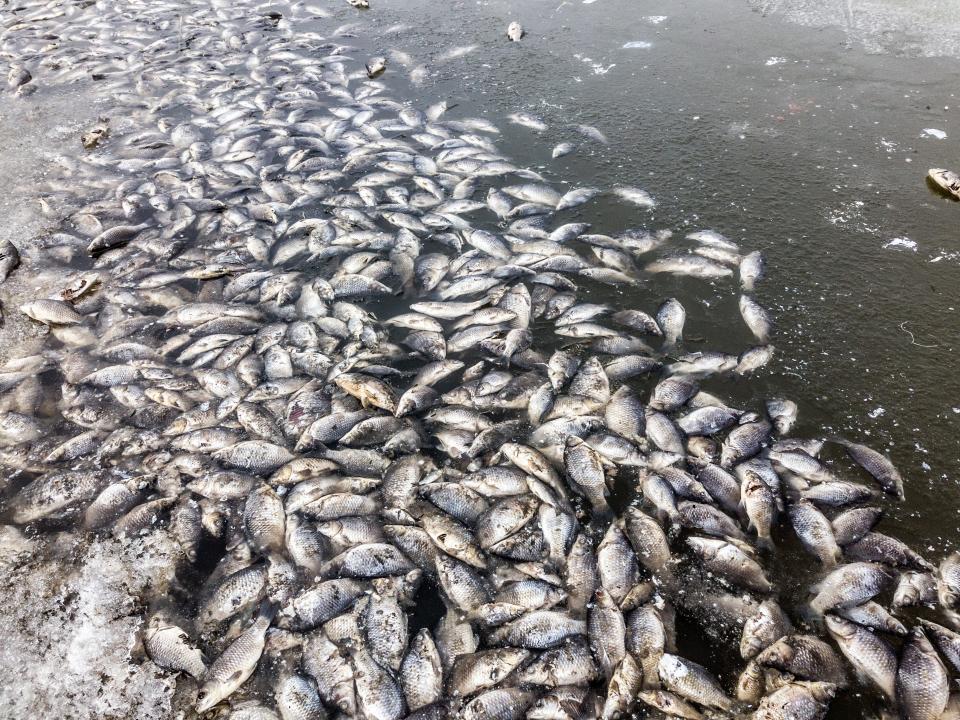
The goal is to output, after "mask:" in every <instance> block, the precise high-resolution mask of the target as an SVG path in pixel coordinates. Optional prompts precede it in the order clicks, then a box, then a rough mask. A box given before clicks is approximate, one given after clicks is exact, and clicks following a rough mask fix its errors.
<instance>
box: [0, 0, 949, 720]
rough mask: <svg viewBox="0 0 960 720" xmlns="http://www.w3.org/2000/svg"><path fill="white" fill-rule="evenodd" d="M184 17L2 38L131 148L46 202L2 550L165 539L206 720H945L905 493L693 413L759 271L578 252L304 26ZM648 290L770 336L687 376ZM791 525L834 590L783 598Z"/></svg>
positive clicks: (13, 403) (754, 353)
mask: <svg viewBox="0 0 960 720" xmlns="http://www.w3.org/2000/svg"><path fill="white" fill-rule="evenodd" d="M183 5H184V4H182V3H180V4H177V5H176V6H174V4H172V3H171V4H167V3H151V4H147V3H142V2H127V1H122V2H111V3H96V4H73V3H65V2H64V3H60V2H50V3H41V4H36V5H32V6H31V5H28V6H26V7H18V8H17V9H16V12H15V13H12V19H10V18H7V19H5V20H4V26H5V30H4V33H3V36H2V44H0V48H2V51H3V55H4V57H7V58H9V59H10V61H11V62H13V61H14V60H15V61H16V63H17V64H16V66H15V68H14V70H13V71H11V75H10V78H11V80H10V85H11V88H12V89H13V90H12V91H15V90H16V88H22V87H23V86H25V85H26V83H28V82H29V83H31V84H32V85H34V86H36V88H37V89H36V90H35V92H34V93H33V96H36V95H37V94H42V93H43V92H44V88H45V87H48V86H51V85H55V84H57V83H63V82H69V81H73V80H76V79H78V78H81V77H90V76H93V77H94V78H95V79H97V81H98V82H100V83H101V84H102V86H103V89H104V92H105V93H106V94H108V95H111V96H112V97H113V98H114V104H115V107H114V108H113V110H112V111H111V115H112V116H114V117H121V116H122V117H123V118H124V122H123V123H114V124H113V126H112V127H111V130H110V132H109V133H108V134H107V133H102V135H103V137H102V138H99V139H98V143H97V144H96V145H97V146H96V147H95V148H94V149H92V150H90V151H87V152H85V151H84V150H83V149H82V148H80V147H79V145H78V150H77V155H76V157H71V158H63V159H62V160H61V161H60V162H59V165H60V166H62V174H63V177H62V179H58V178H57V177H51V179H49V180H48V187H47V189H46V194H45V196H44V199H43V202H44V203H46V204H48V205H51V206H54V205H55V206H57V207H69V208H72V209H71V210H70V211H69V213H67V217H66V218H65V220H64V223H63V226H62V229H61V230H60V231H59V232H55V233H52V234H51V235H49V236H48V237H44V238H40V239H39V240H38V243H39V245H38V248H37V249H36V250H35V251H32V252H34V253H35V257H34V259H33V264H39V263H42V264H43V266H44V267H47V268H49V267H53V268H55V269H56V273H57V275H58V277H59V278H60V279H61V282H60V286H59V287H58V288H57V289H58V291H59V292H57V293H54V294H53V295H52V296H50V297H45V298H34V299H30V300H29V301H26V302H24V303H22V304H21V305H20V307H19V312H21V313H24V314H26V315H27V316H28V317H29V318H31V319H32V320H33V321H36V322H37V323H40V324H42V325H44V326H47V328H48V330H49V335H48V336H47V338H46V341H45V343H44V345H43V347H42V349H40V350H39V351H37V352H32V351H31V352H29V353H27V354H25V355H24V354H22V353H21V354H19V355H18V354H17V353H16V348H12V349H11V350H12V351H13V354H14V357H12V358H11V359H10V360H9V361H8V362H7V363H6V364H5V365H4V366H3V367H2V368H0V387H2V390H3V415H2V418H0V439H2V444H3V448H2V453H0V462H2V465H3V467H4V468H5V472H4V482H5V483H6V484H7V487H6V489H5V497H6V499H5V518H6V522H8V523H9V524H10V525H12V526H15V527H7V528H5V530H4V535H3V537H6V538H13V537H15V535H16V533H19V532H23V533H26V534H29V535H34V534H41V535H42V534H43V533H44V532H46V531H48V530H57V531H58V532H61V533H62V532H68V533H73V534H75V536H76V537H77V538H78V539H82V538H84V537H95V536H98V535H100V536H102V535H109V534H112V535H114V536H116V537H121V538H127V539H128V540H131V541H135V542H142V543H149V542H150V539H151V537H154V536H156V535H158V534H159V535H162V536H164V537H165V538H170V539H172V540H173V541H174V542H175V544H176V546H177V547H179V548H180V549H181V557H180V558H179V560H178V564H177V567H176V575H177V578H178V583H177V585H176V586H175V587H174V588H173V589H171V590H170V591H169V592H164V593H162V594H158V595H157V596H155V597H149V596H148V597H143V598H140V601H141V602H142V604H143V606H144V607H145V608H147V611H146V613H145V617H144V629H143V637H142V644H143V648H144V650H145V652H146V655H147V656H148V657H149V659H150V661H152V662H154V663H156V664H157V665H159V666H160V667H162V668H165V669H167V670H169V671H170V672H171V673H180V678H181V679H180V681H179V683H178V685H179V686H180V688H181V689H182V688H184V687H185V688H187V691H186V692H189V693H191V702H192V704H193V706H194V708H195V711H196V713H199V714H204V713H207V712H208V711H211V710H214V709H217V710H225V711H227V712H228V716H229V717H231V718H236V719H240V718H244V719H246V720H250V719H252V718H257V719H264V718H277V717H280V718H283V720H294V719H297V720H301V719H304V720H305V719H312V720H317V719H322V718H357V719H358V720H359V719H364V720H400V719H401V718H411V719H413V718H417V719H423V720H426V719H428V718H429V719H433V718H436V719H441V718H462V719H463V720H519V719H520V718H528V719H529V720H574V719H575V718H604V719H613V718H620V717H628V716H630V715H631V713H640V714H641V715H642V716H648V715H649V714H651V713H661V714H663V715H666V716H671V717H683V718H701V717H734V716H735V717H753V718H757V719H758V720H759V719H760V718H763V719H774V718H777V719H786V718H791V719H793V720H803V719H807V718H822V717H824V716H825V715H826V713H827V712H828V709H829V707H830V704H831V700H832V699H833V698H834V696H835V694H836V693H838V692H840V691H842V690H843V689H844V688H848V687H850V686H852V685H853V686H859V687H861V688H871V689H872V690H875V691H877V692H878V693H879V694H881V695H882V696H883V697H884V698H885V702H886V706H887V707H888V708H889V710H890V711H891V712H899V713H900V714H901V716H902V717H904V718H909V719H918V720H919V719H921V718H923V719H932V718H946V717H960V714H958V713H960V695H958V694H956V693H951V686H952V684H953V681H952V680H951V678H955V677H956V676H957V675H958V672H960V635H958V634H956V633H955V632H954V630H951V629H950V627H951V626H952V627H954V628H957V627H958V625H960V616H958V615H957V614H956V612H957V610H958V609H960V554H956V553H955V554H953V555H951V556H949V557H947V558H945V559H942V561H941V562H940V563H939V566H935V565H934V564H932V563H931V562H930V561H928V560H927V559H925V558H923V557H922V556H920V555H919V554H917V553H916V552H914V551H913V550H912V549H911V548H910V547H908V546H907V545H906V544H904V543H903V542H901V541H899V540H897V539H896V538H894V537H892V536H890V535H887V534H884V533H883V532H881V531H879V530H878V529H877V524H878V522H879V521H880V519H881V516H882V514H883V507H884V505H885V504H886V503H888V502H895V501H896V500H897V499H898V498H902V497H903V493H904V481H903V479H902V478H901V476H900V474H899V473H898V472H897V470H896V469H895V468H894V466H893V465H892V464H891V463H890V461H889V460H888V459H887V458H886V456H884V455H883V454H881V453H879V452H876V451H874V450H871V449H870V448H868V447H866V446H864V445H861V444H858V443H856V442H852V441H848V440H845V439H841V438H828V439H820V438H803V437H797V436H795V435H794V434H793V433H792V430H793V427H794V424H795V421H796V419H797V406H796V404H795V403H793V402H791V401H790V400H788V399H784V398H770V399H768V400H766V401H765V402H762V403H759V404H758V405H757V406H756V407H748V408H742V407H736V406H734V405H730V404H728V403H727V402H725V401H724V399H723V398H721V397H718V396H716V395H714V394H712V393H711V392H710V391H709V390H708V389H707V388H708V387H709V386H710V383H711V382H712V381H714V380H716V379H717V378H725V379H726V381H729V380H730V378H740V380H739V382H749V376H750V374H751V373H753V372H755V371H757V370H758V369H760V368H763V367H764V366H765V365H766V364H767V363H768V362H770V361H771V359H772V358H773V356H774V349H773V347H772V346H771V345H770V343H769V340H770V336H771V334H772V333H773V331H774V330H773V322H772V320H771V316H770V314H769V313H768V312H767V311H766V310H765V309H764V307H763V306H762V305H761V304H760V303H759V302H758V301H757V300H756V298H755V297H754V292H755V290H756V286H757V285H758V283H760V282H761V280H762V278H763V275H764V263H763V259H762V256H761V255H760V253H758V252H749V253H743V252H742V251H741V249H740V248H739V247H738V245H737V244H735V243H734V242H732V241H730V240H729V239H727V238H725V237H723V236H722V235H720V234H719V233H717V232H714V231H708V230H705V231H700V232H696V233H691V234H689V235H688V236H687V237H686V238H683V239H679V238H675V237H673V236H672V234H671V233H670V232H669V231H665V230H660V231H655V232H648V231H645V230H625V231H623V232H621V233H619V234H613V235H607V234H596V233H591V232H590V230H591V228H590V227H589V226H588V225H587V224H585V223H581V222H577V221H576V220H575V219H574V214H573V213H572V211H574V210H575V208H577V207H579V206H581V205H583V204H584V203H587V202H589V201H590V200H591V199H592V198H593V197H595V196H596V195H597V194H599V192H600V191H599V190H597V189H593V188H574V189H572V190H569V191H567V192H563V193H562V192H560V191H559V190H557V189H556V188H555V187H554V185H553V184H551V183H549V182H547V181H545V180H544V179H543V178H542V177H541V176H540V175H538V173H536V172H533V171H530V170H526V169H523V168H520V167H517V166H515V165H514V164H513V163H512V162H511V161H510V160H509V159H508V158H506V157H504V156H503V155H501V154H500V153H499V152H498V151H497V148H496V146H495V143H494V139H495V138H496V136H497V134H498V132H499V131H498V129H497V127H496V126H495V125H494V124H493V123H492V122H490V121H489V120H486V119H478V118H463V117H461V118H450V117H448V116H447V115H446V114H445V111H446V104H445V103H442V102H441V103H437V104H435V105H431V106H430V107H428V108H426V109H425V110H419V109H417V108H414V107H410V106H408V105H405V104H403V103H402V102H399V101H397V100H394V99H391V98H390V97H389V95H388V93H387V90H388V83H389V78H390V72H389V70H387V72H386V74H385V75H383V79H382V80H374V79H371V78H369V77H368V73H367V70H366V68H365V60H366V58H364V57H362V56H360V53H358V52H356V51H355V50H354V49H352V48H351V47H349V46H348V45H346V44H343V43H342V42H341V41H340V40H338V39H337V38H338V37H341V36H342V35H343V34H344V33H343V32H338V31H337V30H336V29H335V28H334V27H333V25H332V23H331V27H330V28H329V32H328V33H326V34H318V33H317V32H316V31H313V30H304V29H302V28H298V25H297V22H296V18H297V17H306V18H308V19H310V20H311V22H316V21H317V20H318V19H320V18H322V15H323V13H322V12H321V11H311V9H310V8H309V7H305V6H303V5H302V4H294V5H291V6H285V5H275V4H271V5H270V6H262V7H260V6H257V5H256V4H251V3H245V2H230V3H226V2H214V1H212V0H209V1H206V2H200V1H199V0H197V1H196V2H192V3H188V4H186V5H187V7H186V8H185V7H183ZM87 21H89V22H90V28H91V29H90V32H89V38H88V35H87V32H86V31H82V32H80V31H78V28H83V27H86V25H85V23H86V22H87ZM107 27H109V28H110V32H109V33H108V32H106V30H105V31H104V33H103V34H102V36H98V35H97V28H104V29H105V28H107ZM91 40H95V41H96V43H99V46H97V45H95V46H94V47H95V48H96V51H95V52H91V48H90V47H89V45H88V43H89V42H90V41H91ZM378 69H379V71H380V72H383V69H382V68H379V67H378ZM24 78H28V79H26V80H25V79H24ZM12 91H11V92H12ZM31 101H32V100H31V97H26V98H23V99H21V100H19V102H31ZM591 130H592V129H591ZM594 133H596V134H598V133H597V131H594ZM601 137H602V136H601ZM619 190H620V192H619V194H620V196H621V197H622V198H624V199H630V198H636V197H638V194H640V191H630V190H629V189H623V188H621V189H619ZM641 195H642V194H641ZM641 199H643V197H641ZM21 249H23V248H21ZM3 255H4V258H13V259H12V260H10V261H9V262H7V261H6V260H4V261H3V272H4V274H7V273H9V272H11V271H12V272H14V273H27V272H31V269H32V268H31V266H30V265H28V264H27V263H26V262H25V263H24V265H23V266H21V267H19V268H17V262H18V259H17V258H16V250H15V249H14V248H13V247H12V245H11V246H10V247H9V248H7V250H6V251H5V252H4V253H3ZM651 273H672V274H676V275H683V276H688V277H693V278H698V279H701V280H703V281H705V282H710V283H713V284H715V287H716V288H717V289H719V290H720V291H722V289H723V288H727V289H728V291H729V292H742V293H743V294H742V295H740V310H741V313H742V316H743V321H744V322H745V323H746V325H747V327H748V328H749V330H750V331H751V332H752V333H753V335H754V336H755V337H756V342H757V344H756V345H754V346H751V347H748V348H745V349H743V351H742V353H740V354H739V355H734V354H728V353H725V352H716V351H709V350H703V349H698V350H692V349H690V348H689V345H685V342H684V337H683V331H684V325H685V319H686V310H685V308H684V306H683V305H682V304H681V303H680V302H679V301H678V300H676V299H673V298H667V299H663V298H654V297H650V296H649V293H647V292H645V290H644V283H645V279H646V278H648V277H649V276H650V274H651ZM47 275H48V276H49V273H47ZM604 285H606V286H613V287H619V288H621V289H622V293H621V295H620V302H618V307H616V308H614V307H612V306H610V305H609V304H603V303H593V302H590V301H589V297H590V294H591V292H595V291H596V289H597V288H599V287H601V286H604ZM738 286H739V287H738ZM14 312H16V310H15V308H10V307H8V308H7V314H8V315H10V314H11V313H14ZM27 347H30V348H32V347H33V346H32V345H28V346H27ZM830 448H833V449H834V450H837V449H839V448H843V449H845V451H846V454H847V455H848V456H849V458H850V459H851V460H852V463H848V462H845V461H842V460H841V459H840V458H839V457H838V454H837V453H834V459H833V460H828V459H826V455H825V458H824V459H821V457H820V456H821V454H822V453H826V452H828V450H829V449H830ZM17 528H18V529H17ZM791 536H795V537H796V538H797V539H799V542H800V543H801V544H802V546H803V547H804V548H805V549H806V550H807V551H808V552H809V554H810V556H811V558H810V564H811V565H816V564H817V563H818V564H819V565H820V566H822V571H821V572H820V573H819V582H818V584H817V585H816V586H815V587H811V588H810V592H809V596H808V597H807V598H805V599H804V601H803V602H801V603H799V604H797V603H793V602H791V601H790V600H789V598H788V596H787V595H786V594H785V592H784V588H783V587H778V584H777V582H775V578H776V577H777V576H776V575H774V576H773V578H772V577H771V576H772V575H773V574H774V573H778V574H779V576H781V577H782V576H783V575H784V568H782V567H780V563H779V562H778V558H780V557H781V549H780V545H781V544H782V543H784V542H787V541H788V540H789V539H790V537H791ZM795 570H796V569H795V568H790V569H789V570H788V571H789V572H790V573H791V574H795ZM916 607H921V608H922V609H923V611H924V612H925V613H926V615H928V616H929V617H930V618H934V619H935V620H936V621H937V622H934V621H933V620H928V619H923V620H914V619H913V618H914V615H913V614H912V611H910V609H911V608H916ZM905 611H907V612H906V613H905ZM678 617H681V618H685V619H686V620H685V621H684V622H686V625H684V623H683V622H681V623H679V627H680V628H683V627H690V623H691V622H692V623H693V627H694V628H695V630H694V632H695V634H696V635H698V636H703V635H706V636H710V637H712V638H713V639H714V640H715V641H716V642H717V643H719V644H722V645H724V646H725V648H726V650H727V654H726V655H725V657H726V658H727V659H728V660H729V659H730V658H733V657H737V658H738V664H737V666H736V667H733V666H732V665H730V664H728V663H725V667H724V668H723V669H722V671H720V672H719V673H718V672H717V671H718V670H719V668H718V667H713V668H708V667H705V666H704V665H703V664H700V663H698V662H695V661H694V660H692V659H688V658H687V657H684V654H683V652H682V650H683V648H684V647H685V645H686V644H688V640H687V639H685V638H684V633H683V632H680V633H678V623H677V622H676V620H677V618H678ZM708 664H710V663H708ZM715 664H718V663H715ZM228 708H229V710H227V709H228Z"/></svg>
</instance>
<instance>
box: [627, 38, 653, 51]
mask: <svg viewBox="0 0 960 720" xmlns="http://www.w3.org/2000/svg"><path fill="white" fill-rule="evenodd" d="M652 47H653V43H648V42H647V41H646V40H631V41H630V42H628V43H624V44H623V49H624V50H649V49H650V48H652Z"/></svg>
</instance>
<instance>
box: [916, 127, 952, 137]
mask: <svg viewBox="0 0 960 720" xmlns="http://www.w3.org/2000/svg"><path fill="white" fill-rule="evenodd" d="M920 135H921V137H932V138H936V139H937V140H943V139H944V138H945V137H947V134H946V133H945V132H944V131H943V130H937V129H936V128H924V129H923V132H922V133H920Z"/></svg>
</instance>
